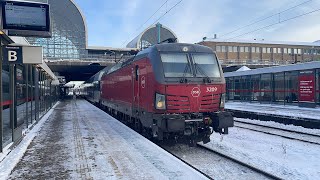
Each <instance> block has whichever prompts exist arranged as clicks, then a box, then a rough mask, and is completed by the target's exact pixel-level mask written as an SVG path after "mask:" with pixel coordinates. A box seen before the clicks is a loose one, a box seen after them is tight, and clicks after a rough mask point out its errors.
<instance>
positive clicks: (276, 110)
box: [225, 101, 320, 120]
mask: <svg viewBox="0 0 320 180" xmlns="http://www.w3.org/2000/svg"><path fill="white" fill-rule="evenodd" d="M225 108H226V109H233V110H240V111H249V112H257V113H263V114H275V115H281V116H290V117H299V118H309V119H317V120H320V116H319V114H320V108H318V107H317V108H303V107H298V106H290V105H287V106H284V105H277V104H259V103H248V102H232V101H228V102H227V103H226V106H225Z"/></svg>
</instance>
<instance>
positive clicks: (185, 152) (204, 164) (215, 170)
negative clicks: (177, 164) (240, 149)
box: [162, 144, 268, 180]
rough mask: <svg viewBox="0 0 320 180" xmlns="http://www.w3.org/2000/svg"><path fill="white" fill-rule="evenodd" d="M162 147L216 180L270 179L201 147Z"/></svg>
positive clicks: (184, 145) (181, 145)
mask: <svg viewBox="0 0 320 180" xmlns="http://www.w3.org/2000/svg"><path fill="white" fill-rule="evenodd" d="M162 147H164V148H165V149H166V150H168V151H170V152H171V153H173V154H174V155H176V156H178V157H179V158H181V159H183V160H184V161H186V162H188V163H189V164H192V166H194V167H196V168H198V169H199V170H201V171H202V172H204V173H206V174H207V175H208V176H210V177H211V178H213V179H215V180H220V179H237V180H241V179H245V180H247V179H259V180H264V179H268V178H267V177H265V176H264V175H262V174H259V173H257V172H255V171H253V170H251V169H249V168H247V167H243V166H242V165H240V164H237V163H235V162H233V161H231V160H229V159H226V158H224V157H221V156H220V155H218V154H215V153H213V152H210V151H207V150H204V149H201V148H199V147H189V146H188V145H186V144H176V145H174V146H172V145H162Z"/></svg>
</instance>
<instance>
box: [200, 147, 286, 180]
mask: <svg viewBox="0 0 320 180" xmlns="http://www.w3.org/2000/svg"><path fill="white" fill-rule="evenodd" d="M197 147H199V148H201V149H205V150H207V151H210V152H212V153H215V154H217V155H219V156H222V157H224V158H226V159H228V160H230V161H232V162H234V163H237V164H240V165H241V166H244V167H246V168H249V169H251V170H253V171H255V172H257V173H259V174H262V175H264V176H265V177H267V178H270V179H276V180H280V179H283V178H280V177H278V176H276V175H274V174H271V173H269V172H267V171H264V170H262V169H259V168H257V167H255V166H253V165H250V164H248V163H245V162H243V161H240V160H238V159H236V158H234V157H231V156H229V155H226V154H223V153H221V152H218V151H216V150H214V149H211V148H209V147H207V146H204V145H202V144H200V143H198V144H197Z"/></svg>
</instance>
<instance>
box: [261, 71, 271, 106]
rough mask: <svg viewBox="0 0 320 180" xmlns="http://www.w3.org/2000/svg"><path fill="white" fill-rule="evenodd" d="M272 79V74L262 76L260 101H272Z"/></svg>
mask: <svg viewBox="0 0 320 180" xmlns="http://www.w3.org/2000/svg"><path fill="white" fill-rule="evenodd" d="M271 82H272V78H271V74H262V75H261V81H260V91H261V92H260V93H261V94H260V101H271V100H272V83H271Z"/></svg>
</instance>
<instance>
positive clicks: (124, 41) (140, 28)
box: [121, 0, 169, 46]
mask: <svg viewBox="0 0 320 180" xmlns="http://www.w3.org/2000/svg"><path fill="white" fill-rule="evenodd" d="M168 1H169V0H166V1H165V2H164V3H163V4H162V5H161V6H160V7H159V8H158V9H157V10H156V11H155V12H154V13H153V14H152V15H151V16H150V17H149V18H148V19H147V20H146V21H145V22H144V23H143V24H141V25H140V26H139V28H137V29H136V30H135V33H136V32H137V31H138V30H140V29H141V28H142V27H143V26H144V25H145V24H146V23H147V22H148V21H149V20H150V19H151V18H152V17H153V16H154V15H155V14H156V13H157V12H158V11H159V10H160V9H161V8H162V7H163V6H164V5H165V4H167V3H168ZM129 38H130V37H128V38H127V39H126V40H125V41H124V42H123V43H122V45H121V46H123V45H124V44H125V43H126V42H127V41H128V40H129Z"/></svg>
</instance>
